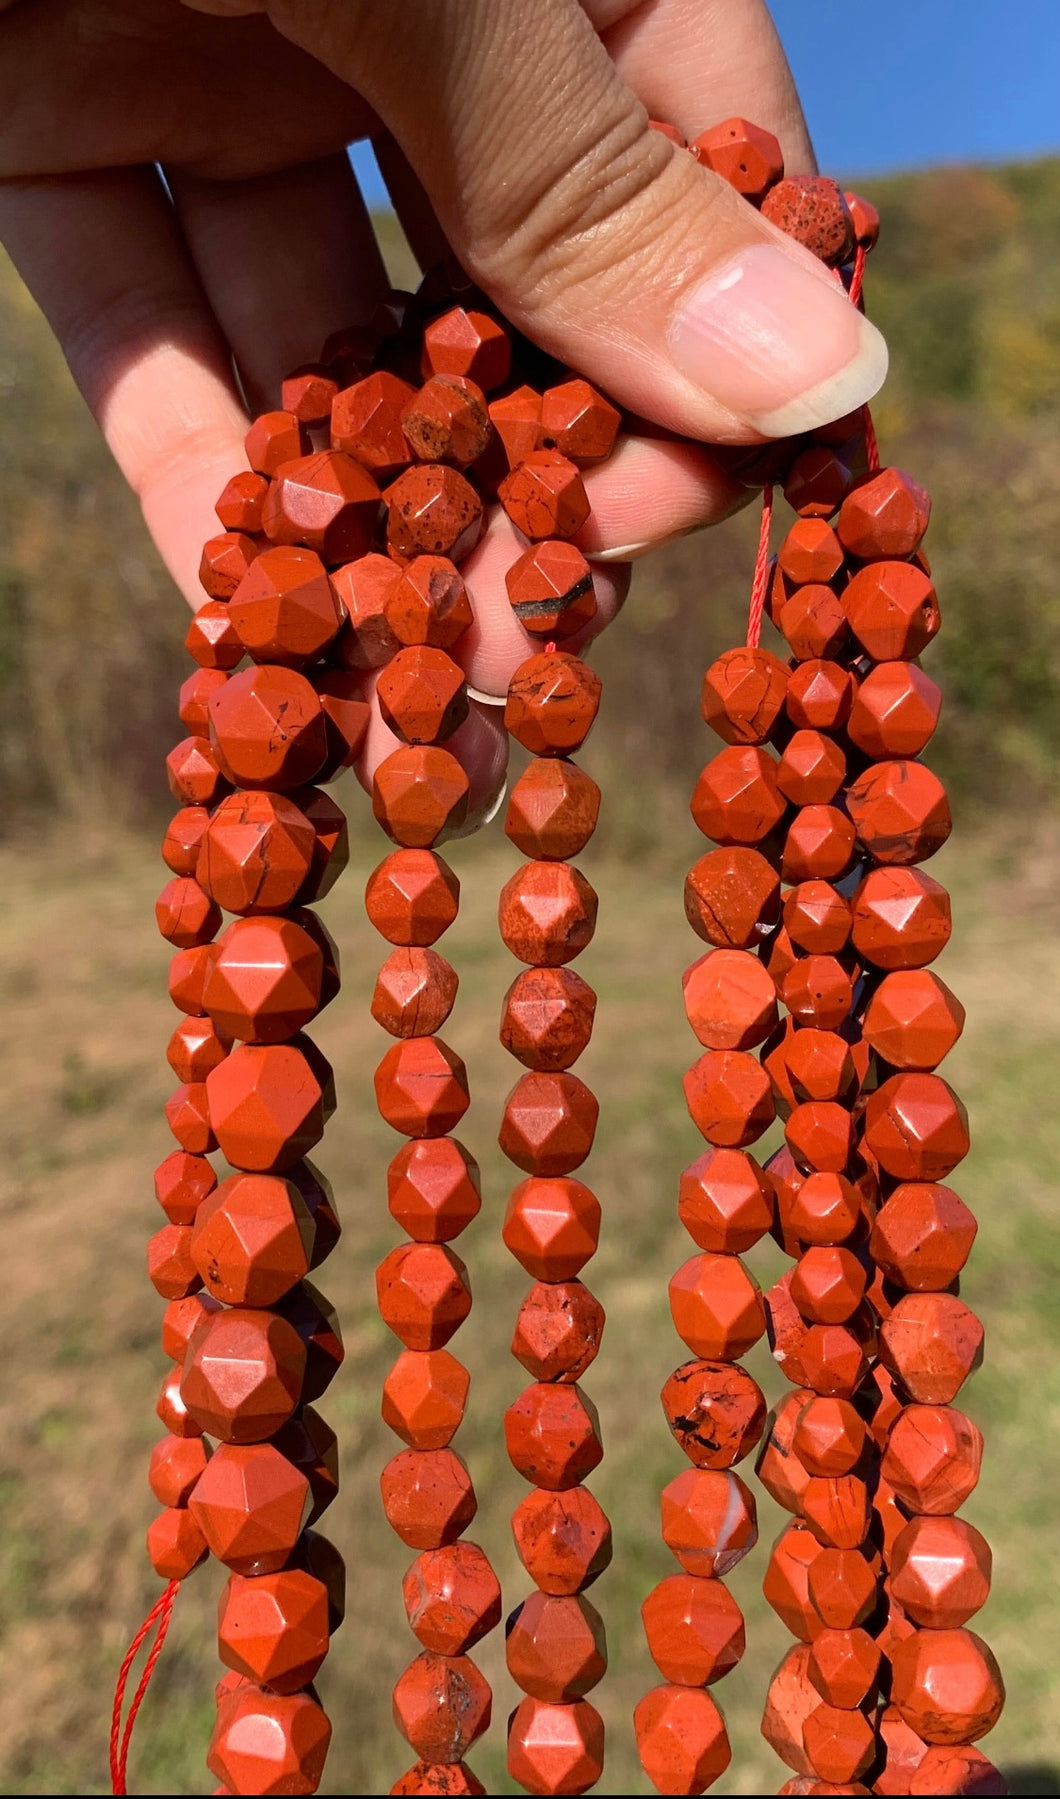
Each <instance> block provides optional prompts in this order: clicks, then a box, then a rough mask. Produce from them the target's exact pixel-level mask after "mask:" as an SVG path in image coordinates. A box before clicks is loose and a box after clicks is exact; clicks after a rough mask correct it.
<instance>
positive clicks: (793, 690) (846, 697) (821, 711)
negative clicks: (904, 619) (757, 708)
mask: <svg viewBox="0 0 1060 1799" xmlns="http://www.w3.org/2000/svg"><path fill="white" fill-rule="evenodd" d="M807 523H808V521H807ZM825 529H827V527H825ZM856 687H857V683H856V681H855V679H854V676H853V675H852V674H851V673H850V671H849V670H848V669H845V668H842V667H841V666H840V664H839V663H838V662H829V661H827V660H822V659H821V658H814V659H812V660H811V661H809V662H800V663H799V665H798V667H797V668H793V669H792V671H791V673H790V675H789V676H788V691H787V695H786V698H785V706H786V708H787V714H788V717H789V719H790V720H791V722H792V724H793V725H794V726H795V728H796V730H801V731H838V730H839V729H840V728H841V727H842V726H843V725H845V724H846V721H847V719H848V718H849V717H850V709H851V706H852V705H853V701H854V694H855V691H856Z"/></svg>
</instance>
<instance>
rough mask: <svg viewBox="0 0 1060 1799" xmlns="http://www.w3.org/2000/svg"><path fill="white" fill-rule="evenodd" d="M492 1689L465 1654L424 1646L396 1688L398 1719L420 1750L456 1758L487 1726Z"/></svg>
mask: <svg viewBox="0 0 1060 1799" xmlns="http://www.w3.org/2000/svg"><path fill="white" fill-rule="evenodd" d="M491 1709H492V1694H491V1691H490V1688H489V1686H488V1684H487V1682H486V1681H485V1680H484V1679H483V1677H482V1675H481V1674H480V1673H479V1671H478V1669H477V1668H476V1666H475V1664H474V1662H472V1661H469V1660H468V1658H467V1656H464V1655H459V1656H448V1655H434V1654H432V1653H431V1652H430V1651H429V1650H425V1651H424V1652H423V1654H422V1655H418V1656H417V1657H416V1659H415V1661H414V1662H412V1663H411V1665H410V1666H409V1667H407V1668H406V1669H405V1672H404V1674H402V1675H401V1677H400V1679H399V1680H398V1682H397V1685H396V1686H395V1688H394V1722H395V1724H396V1725H397V1727H398V1729H399V1730H400V1731H401V1733H402V1735H403V1736H405V1737H407V1739H408V1741H409V1742H410V1743H411V1745H412V1747H413V1749H414V1750H415V1751H416V1754H417V1755H419V1756H422V1757H423V1758H424V1759H426V1760H430V1761H432V1762H443V1763H446V1762H458V1761H460V1760H461V1759H462V1757H463V1756H464V1755H465V1754H466V1753H467V1751H468V1750H469V1749H470V1747H471V1745H472V1743H474V1742H475V1741H476V1740H477V1738H479V1737H480V1736H481V1735H482V1733H483V1731H484V1730H485V1729H486V1728H487V1727H488V1725H489V1721H490V1713H491Z"/></svg>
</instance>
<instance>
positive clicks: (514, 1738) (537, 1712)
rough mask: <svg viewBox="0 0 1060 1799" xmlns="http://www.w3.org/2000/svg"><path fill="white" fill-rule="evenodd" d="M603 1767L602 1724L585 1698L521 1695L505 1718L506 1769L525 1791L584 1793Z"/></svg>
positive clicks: (596, 1712)
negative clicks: (559, 1701)
mask: <svg viewBox="0 0 1060 1799" xmlns="http://www.w3.org/2000/svg"><path fill="white" fill-rule="evenodd" d="M603 1766H604V1725H603V1719H602V1718H601V1717H600V1714H599V1712H598V1711H596V1710H595V1708H594V1707H593V1706H591V1705H590V1704H589V1702H588V1700H587V1699H576V1700H574V1702H573V1703H571V1704H556V1703H552V1702H551V1701H549V1700H546V1699H530V1698H527V1699H524V1700H523V1701H522V1703H521V1704H520V1705H517V1706H516V1708H515V1710H514V1712H513V1713H512V1715H511V1718H510V1719H509V1721H508V1772H509V1774H510V1775H511V1777H512V1779H513V1780H515V1781H517V1782H518V1784H519V1785H520V1786H521V1787H524V1788H525V1790H526V1791H527V1792H528V1793H586V1792H588V1790H589V1788H590V1787H592V1786H595V1785H596V1782H597V1781H598V1780H599V1778H600V1775H601V1774H602V1772H603Z"/></svg>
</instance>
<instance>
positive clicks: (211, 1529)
mask: <svg viewBox="0 0 1060 1799" xmlns="http://www.w3.org/2000/svg"><path fill="white" fill-rule="evenodd" d="M217 1316H219V1317H220V1316H223V1314H221V1313H219V1314H217ZM188 1504H189V1509H190V1511H191V1514H192V1516H193V1518H194V1519H195V1521H196V1523H197V1524H198V1525H199V1526H200V1528H201V1530H202V1532H203V1535H204V1536H205V1538H206V1541H207V1543H208V1545H209V1547H210V1550H211V1553H212V1554H213V1555H215V1556H216V1557H217V1559H218V1560H219V1561H222V1562H224V1563H225V1564H226V1566H227V1567H229V1568H231V1569H232V1570H233V1572H234V1573H236V1574H273V1573H275V1572H276V1571H277V1570H278V1569H280V1568H282V1567H283V1566H284V1563H285V1562H286V1561H287V1558H288V1556H289V1555H290V1554H291V1551H292V1550H293V1548H294V1546H295V1544H296V1543H297V1541H298V1538H299V1535H300V1534H301V1531H302V1527H303V1525H304V1523H305V1521H306V1519H307V1517H308V1515H309V1511H310V1509H311V1505H312V1493H311V1490H310V1485H309V1481H308V1479H307V1477H306V1476H305V1475H304V1474H303V1473H301V1472H300V1471H299V1470H298V1469H297V1468H295V1467H293V1466H292V1464H291V1463H290V1462H289V1461H288V1460H287V1458H286V1457H285V1456H283V1455H281V1454H280V1452H279V1450H278V1449H275V1448H274V1447H273V1445H272V1444H271V1443H250V1444H238V1443H222V1444H221V1446H220V1448H219V1449H217V1450H215V1451H214V1454H213V1455H212V1456H211V1457H210V1460H209V1462H208V1463H207V1465H206V1470H205V1472H204V1473H203V1474H202V1475H201V1476H200V1478H199V1481H198V1483H197V1485H196V1488H195V1491H194V1493H193V1494H192V1496H191V1499H190V1500H189V1502H188Z"/></svg>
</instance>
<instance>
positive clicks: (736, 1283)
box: [669, 1253, 766, 1362]
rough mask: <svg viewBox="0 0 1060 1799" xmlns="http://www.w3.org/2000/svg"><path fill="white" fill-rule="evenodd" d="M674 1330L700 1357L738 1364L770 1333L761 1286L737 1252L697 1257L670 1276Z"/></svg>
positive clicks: (693, 1257) (690, 1259) (691, 1258)
mask: <svg viewBox="0 0 1060 1799" xmlns="http://www.w3.org/2000/svg"><path fill="white" fill-rule="evenodd" d="M669 1293H670V1311H671V1314H672V1316H673V1321H674V1329H675V1330H676V1331H677V1334H678V1336H679V1337H680V1338H681V1339H682V1341H683V1342H685V1343H687V1344H688V1347H689V1349H690V1350H691V1351H692V1353H693V1354H694V1355H696V1356H703V1357H705V1358H706V1359H707V1360H710V1361H719V1362H735V1361H738V1360H739V1358H740V1357H741V1356H742V1355H745V1354H746V1352H747V1351H748V1350H749V1349H750V1348H751V1347H752V1345H753V1344H755V1343H757V1342H758V1339H759V1338H760V1337H761V1336H762V1334H763V1333H764V1331H765V1327H766V1323H765V1312H764V1310H763V1306H762V1290H761V1288H760V1287H759V1285H758V1282H757V1281H756V1280H755V1278H754V1276H753V1275H752V1274H749V1273H748V1271H747V1269H746V1268H745V1267H744V1265H743V1263H742V1262H741V1261H740V1258H739V1257H738V1256H718V1255H710V1254H706V1253H704V1254H702V1255H698V1256H692V1257H690V1258H689V1260H688V1261H687V1262H685V1263H684V1264H683V1266H682V1267H681V1268H679V1269H678V1271H677V1273H676V1274H675V1275H673V1276H672V1278H671V1280H670V1287H669Z"/></svg>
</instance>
